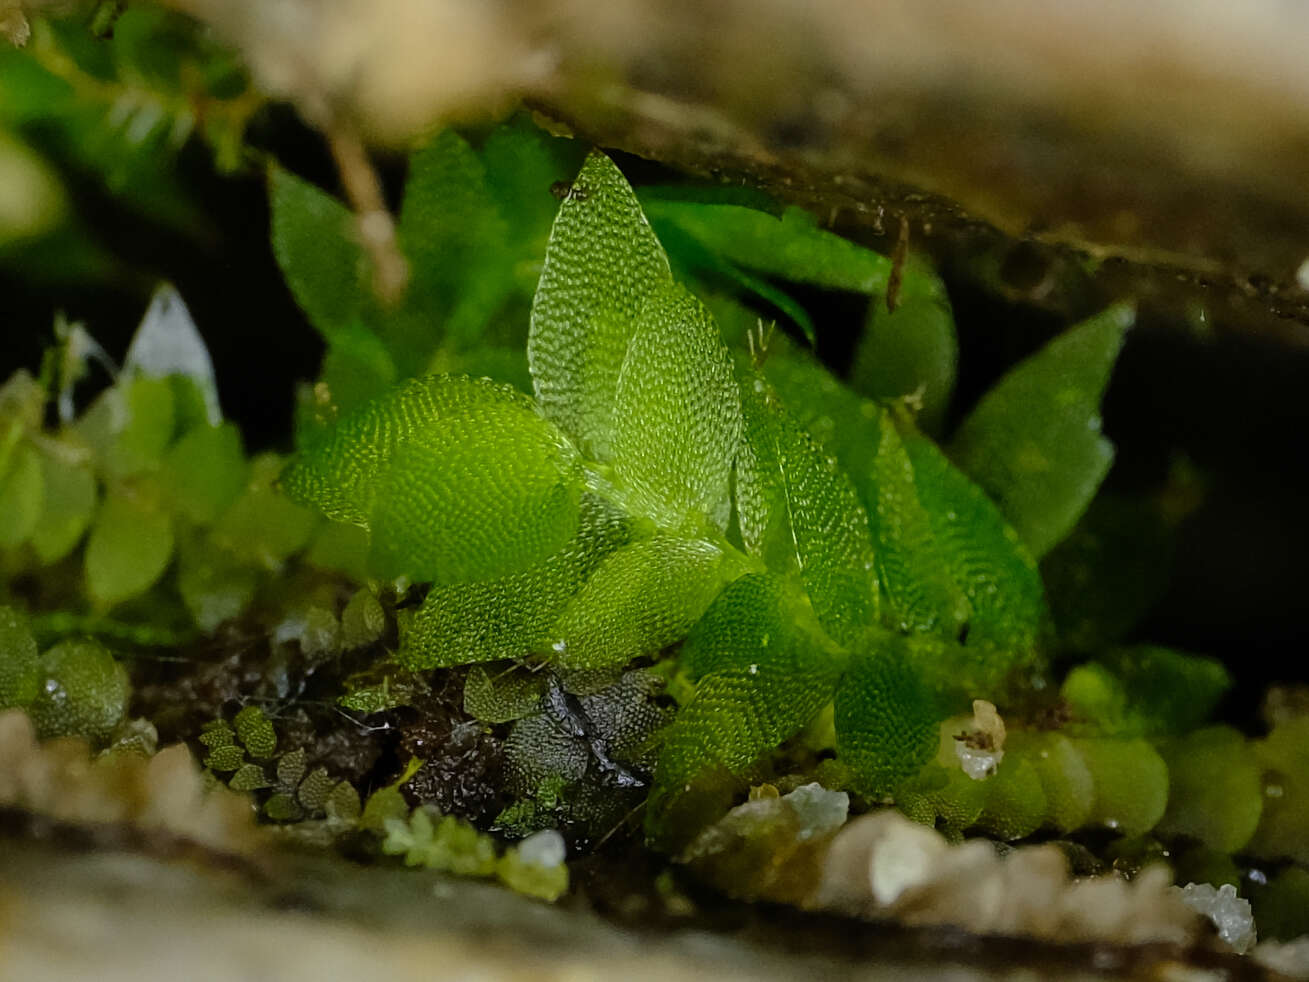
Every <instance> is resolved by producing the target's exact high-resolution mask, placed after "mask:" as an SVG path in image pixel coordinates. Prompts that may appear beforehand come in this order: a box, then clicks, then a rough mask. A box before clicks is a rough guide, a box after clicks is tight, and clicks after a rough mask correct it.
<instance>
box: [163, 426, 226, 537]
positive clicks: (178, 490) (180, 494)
mask: <svg viewBox="0 0 1309 982" xmlns="http://www.w3.org/2000/svg"><path fill="white" fill-rule="evenodd" d="M163 468H164V471H163V481H164V483H165V486H166V487H167V488H168V489H169V492H170V495H171V498H172V506H173V508H175V509H176V510H177V511H178V512H179V513H180V514H182V515H185V516H186V517H187V518H188V519H190V520H191V521H193V522H196V523H198V524H200V525H210V524H212V523H213V522H214V521H215V520H217V518H218V516H219V515H221V514H222V513H223V511H224V509H226V508H227V506H228V505H230V504H231V503H232V502H233V501H234V500H235V499H236V496H237V495H238V494H240V493H241V488H242V487H243V486H244V485H245V478H246V462H245V451H244V450H243V449H242V447H241V434H240V433H239V432H238V431H237V429H236V427H235V426H233V425H232V424H231V423H223V424H221V425H219V426H209V425H206V424H203V423H202V424H200V425H199V426H195V427H193V428H192V429H191V430H190V431H189V432H187V433H186V434H185V435H183V436H182V437H181V438H180V439H179V440H178V441H177V442H176V443H174V444H173V445H172V447H170V448H169V450H168V453H167V455H166V456H165V458H164V463H163Z"/></svg>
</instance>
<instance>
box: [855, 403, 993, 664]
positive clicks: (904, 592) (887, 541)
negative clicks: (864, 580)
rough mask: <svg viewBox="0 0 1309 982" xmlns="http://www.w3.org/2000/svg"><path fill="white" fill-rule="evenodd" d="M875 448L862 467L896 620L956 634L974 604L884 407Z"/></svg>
mask: <svg viewBox="0 0 1309 982" xmlns="http://www.w3.org/2000/svg"><path fill="white" fill-rule="evenodd" d="M876 418H877V431H878V441H877V450H876V452H875V453H873V454H871V455H870V456H867V457H865V458H864V460H865V465H864V466H863V467H862V468H861V469H860V471H859V472H858V474H859V477H860V478H861V479H862V483H863V485H864V491H865V496H866V497H871V499H872V501H873V502H874V503H873V504H872V505H870V511H869V516H868V517H869V524H870V526H871V527H872V530H873V541H874V542H875V543H876V550H877V572H878V576H879V579H880V581H881V585H882V589H883V590H884V591H885V593H886V599H887V608H888V610H887V612H888V615H889V620H890V622H891V624H892V626H894V627H896V628H898V629H900V630H903V631H928V632H931V633H933V634H939V635H941V636H942V637H947V638H957V637H958V636H959V631H960V628H962V627H963V625H964V624H966V623H967V622H968V619H969V616H970V615H971V613H972V605H971V604H970V603H969V602H968V598H967V597H966V596H965V595H964V591H963V588H962V587H961V585H960V583H959V582H958V581H957V580H956V578H955V576H953V575H951V569H950V563H949V562H948V561H947V558H946V554H945V549H944V540H941V539H938V538H937V534H936V530H935V529H934V528H933V523H932V517H931V516H930V515H929V514H928V512H927V509H926V508H925V507H924V506H923V503H922V500H921V499H920V498H919V496H918V488H917V485H916V483H915V480H914V468H913V464H912V463H910V460H909V454H908V453H907V452H906V450H905V448H904V443H903V441H901V439H900V434H899V431H898V430H897V429H896V427H895V424H894V423H893V422H892V421H891V418H890V416H889V415H887V414H885V413H878V414H876Z"/></svg>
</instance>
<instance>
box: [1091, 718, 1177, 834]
mask: <svg viewBox="0 0 1309 982" xmlns="http://www.w3.org/2000/svg"><path fill="white" fill-rule="evenodd" d="M1074 743H1075V745H1076V747H1077V750H1078V753H1080V754H1081V755H1082V758H1083V759H1084V760H1085V761H1086V766H1087V768H1088V769H1089V770H1090V772H1091V778H1092V780H1093V781H1094V782H1095V804H1094V805H1093V806H1092V808H1091V814H1090V816H1089V819H1088V820H1089V821H1090V822H1093V823H1097V824H1100V825H1106V826H1108V827H1109V828H1111V829H1117V830H1118V831H1119V832H1121V833H1122V834H1123V835H1125V836H1133V835H1141V834H1143V833H1145V832H1149V831H1150V830H1151V829H1152V828H1154V827H1155V825H1157V824H1158V823H1159V819H1161V818H1163V815H1164V808H1165V807H1166V806H1167V804H1168V765H1167V764H1165V763H1164V761H1163V758H1161V757H1160V756H1159V754H1158V753H1157V752H1156V751H1155V749H1154V747H1152V746H1150V744H1149V743H1147V742H1146V741H1145V740H1140V739H1132V740H1117V739H1095V740H1076V741H1074Z"/></svg>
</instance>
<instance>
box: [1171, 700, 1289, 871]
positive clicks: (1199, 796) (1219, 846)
mask: <svg viewBox="0 0 1309 982" xmlns="http://www.w3.org/2000/svg"><path fill="white" fill-rule="evenodd" d="M1161 752H1162V755H1163V758H1164V761H1165V763H1167V765H1168V781H1169V789H1168V810H1167V812H1165V814H1164V817H1163V820H1162V821H1161V822H1160V824H1159V832H1160V834H1161V835H1166V836H1187V837H1188V838H1191V839H1196V840H1198V841H1200V842H1202V843H1204V844H1205V845H1206V846H1208V847H1209V848H1211V849H1216V850H1218V851H1219V852H1224V853H1234V852H1239V851H1240V850H1241V849H1243V848H1244V847H1245V845H1246V843H1248V842H1249V841H1250V838H1251V837H1252V836H1253V835H1254V833H1255V829H1256V828H1258V827H1259V818H1260V815H1261V814H1262V812H1263V802H1264V774H1263V768H1262V766H1261V764H1260V762H1259V760H1258V758H1257V757H1256V755H1255V752H1254V748H1253V747H1252V746H1251V744H1250V742H1249V741H1248V740H1246V738H1245V737H1243V736H1242V735H1241V734H1240V733H1238V732H1237V731H1236V730H1234V729H1232V728H1231V727H1227V726H1214V727H1209V728H1207V729H1203V730H1197V731H1195V732H1194V733H1191V734H1189V735H1187V736H1185V737H1182V738H1180V739H1178V740H1171V741H1169V742H1167V743H1166V744H1164V746H1163V747H1161Z"/></svg>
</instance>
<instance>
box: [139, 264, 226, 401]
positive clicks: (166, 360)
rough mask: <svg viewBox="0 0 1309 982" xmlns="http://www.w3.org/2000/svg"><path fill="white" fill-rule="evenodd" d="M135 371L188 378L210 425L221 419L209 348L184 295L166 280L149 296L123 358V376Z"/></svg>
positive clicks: (164, 376) (143, 373)
mask: <svg viewBox="0 0 1309 982" xmlns="http://www.w3.org/2000/svg"><path fill="white" fill-rule="evenodd" d="M134 375H144V376H146V377H148V378H168V377H170V376H178V377H181V378H185V379H188V380H189V381H190V382H191V383H192V385H194V386H195V389H196V391H197V392H198V393H199V395H200V398H201V400H202V402H203V404H204V413H205V418H206V421H207V422H208V423H209V425H210V426H217V425H218V424H219V423H220V422H221V421H222V419H223V413H222V410H221V409H220V408H219V406H218V383H217V381H216V380H215V378H214V364H213V361H212V360H211V359H210V357H209V349H208V348H207V347H206V346H205V342H204V338H202V337H201V336H200V331H199V330H198V329H197V328H196V326H195V321H194V320H192V319H191V312H190V311H189V310H187V308H186V304H185V303H184V302H183V301H182V297H181V295H180V294H179V293H178V292H177V290H175V289H174V288H173V287H171V286H169V285H168V284H166V283H165V284H164V285H162V286H160V287H159V288H158V289H156V290H155V292H154V296H153V297H151V298H150V306H149V307H147V308H146V312H145V317H144V318H143V319H142V320H141V325H140V326H139V327H138V328H137V329H136V334H134V335H133V336H132V343H131V344H130V345H129V346H128V348H127V354H126V355H125V356H124V358H123V376H124V378H131V377H133V376H134Z"/></svg>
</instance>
